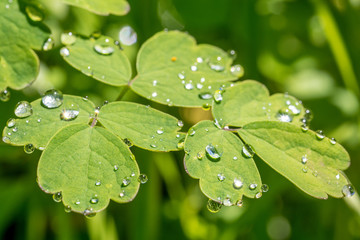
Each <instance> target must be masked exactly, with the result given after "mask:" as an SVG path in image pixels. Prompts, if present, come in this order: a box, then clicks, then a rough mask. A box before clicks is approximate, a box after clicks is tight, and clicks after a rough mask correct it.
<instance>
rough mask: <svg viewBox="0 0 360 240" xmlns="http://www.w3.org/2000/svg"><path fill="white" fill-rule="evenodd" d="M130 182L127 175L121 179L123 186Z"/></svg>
mask: <svg viewBox="0 0 360 240" xmlns="http://www.w3.org/2000/svg"><path fill="white" fill-rule="evenodd" d="M130 183H131V180H130V178H128V177H126V178H124V179H123V180H122V185H123V186H124V187H126V186H128V185H129V184H130Z"/></svg>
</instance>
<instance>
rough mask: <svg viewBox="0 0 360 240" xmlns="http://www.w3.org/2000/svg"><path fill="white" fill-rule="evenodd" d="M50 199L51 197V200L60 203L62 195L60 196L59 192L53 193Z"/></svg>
mask: <svg viewBox="0 0 360 240" xmlns="http://www.w3.org/2000/svg"><path fill="white" fill-rule="evenodd" d="M52 197H53V199H54V201H55V202H61V200H62V194H61V192H57V193H55V194H54V195H53V196H52Z"/></svg>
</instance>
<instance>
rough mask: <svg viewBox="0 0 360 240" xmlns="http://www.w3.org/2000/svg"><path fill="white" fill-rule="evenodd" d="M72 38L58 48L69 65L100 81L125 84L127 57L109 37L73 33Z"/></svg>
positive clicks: (110, 83) (129, 72)
mask: <svg viewBox="0 0 360 240" xmlns="http://www.w3.org/2000/svg"><path fill="white" fill-rule="evenodd" d="M72 37H73V40H72V41H71V42H69V43H70V44H68V45H66V46H65V47H63V48H62V49H61V50H60V54H61V55H62V56H63V58H64V59H65V61H67V62H68V63H69V64H70V65H71V66H73V67H74V68H76V69H78V70H79V71H81V72H82V73H84V74H85V75H87V76H90V77H93V78H95V79H96V80H99V81H100V82H103V83H106V84H109V85H113V86H123V85H127V84H128V82H129V80H130V78H131V65H130V61H129V59H128V58H127V57H126V55H125V54H124V53H123V51H122V50H120V48H119V46H118V45H117V44H115V42H114V40H113V39H111V38H110V37H106V36H100V37H98V38H94V37H91V38H88V39H87V38H83V37H80V36H75V35H73V36H72Z"/></svg>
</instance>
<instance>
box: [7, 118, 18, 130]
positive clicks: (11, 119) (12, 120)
mask: <svg viewBox="0 0 360 240" xmlns="http://www.w3.org/2000/svg"><path fill="white" fill-rule="evenodd" d="M15 124H16V121H15V119H13V118H10V119H9V120H8V121H7V122H6V126H7V127H8V128H12V127H14V126H15Z"/></svg>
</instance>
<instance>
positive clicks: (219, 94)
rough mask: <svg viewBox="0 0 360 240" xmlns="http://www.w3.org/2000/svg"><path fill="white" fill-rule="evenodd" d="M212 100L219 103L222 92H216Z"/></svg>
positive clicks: (221, 98)
mask: <svg viewBox="0 0 360 240" xmlns="http://www.w3.org/2000/svg"><path fill="white" fill-rule="evenodd" d="M214 100H215V102H216V103H220V102H221V101H222V100H223V96H222V91H221V90H216V91H215V93H214Z"/></svg>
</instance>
